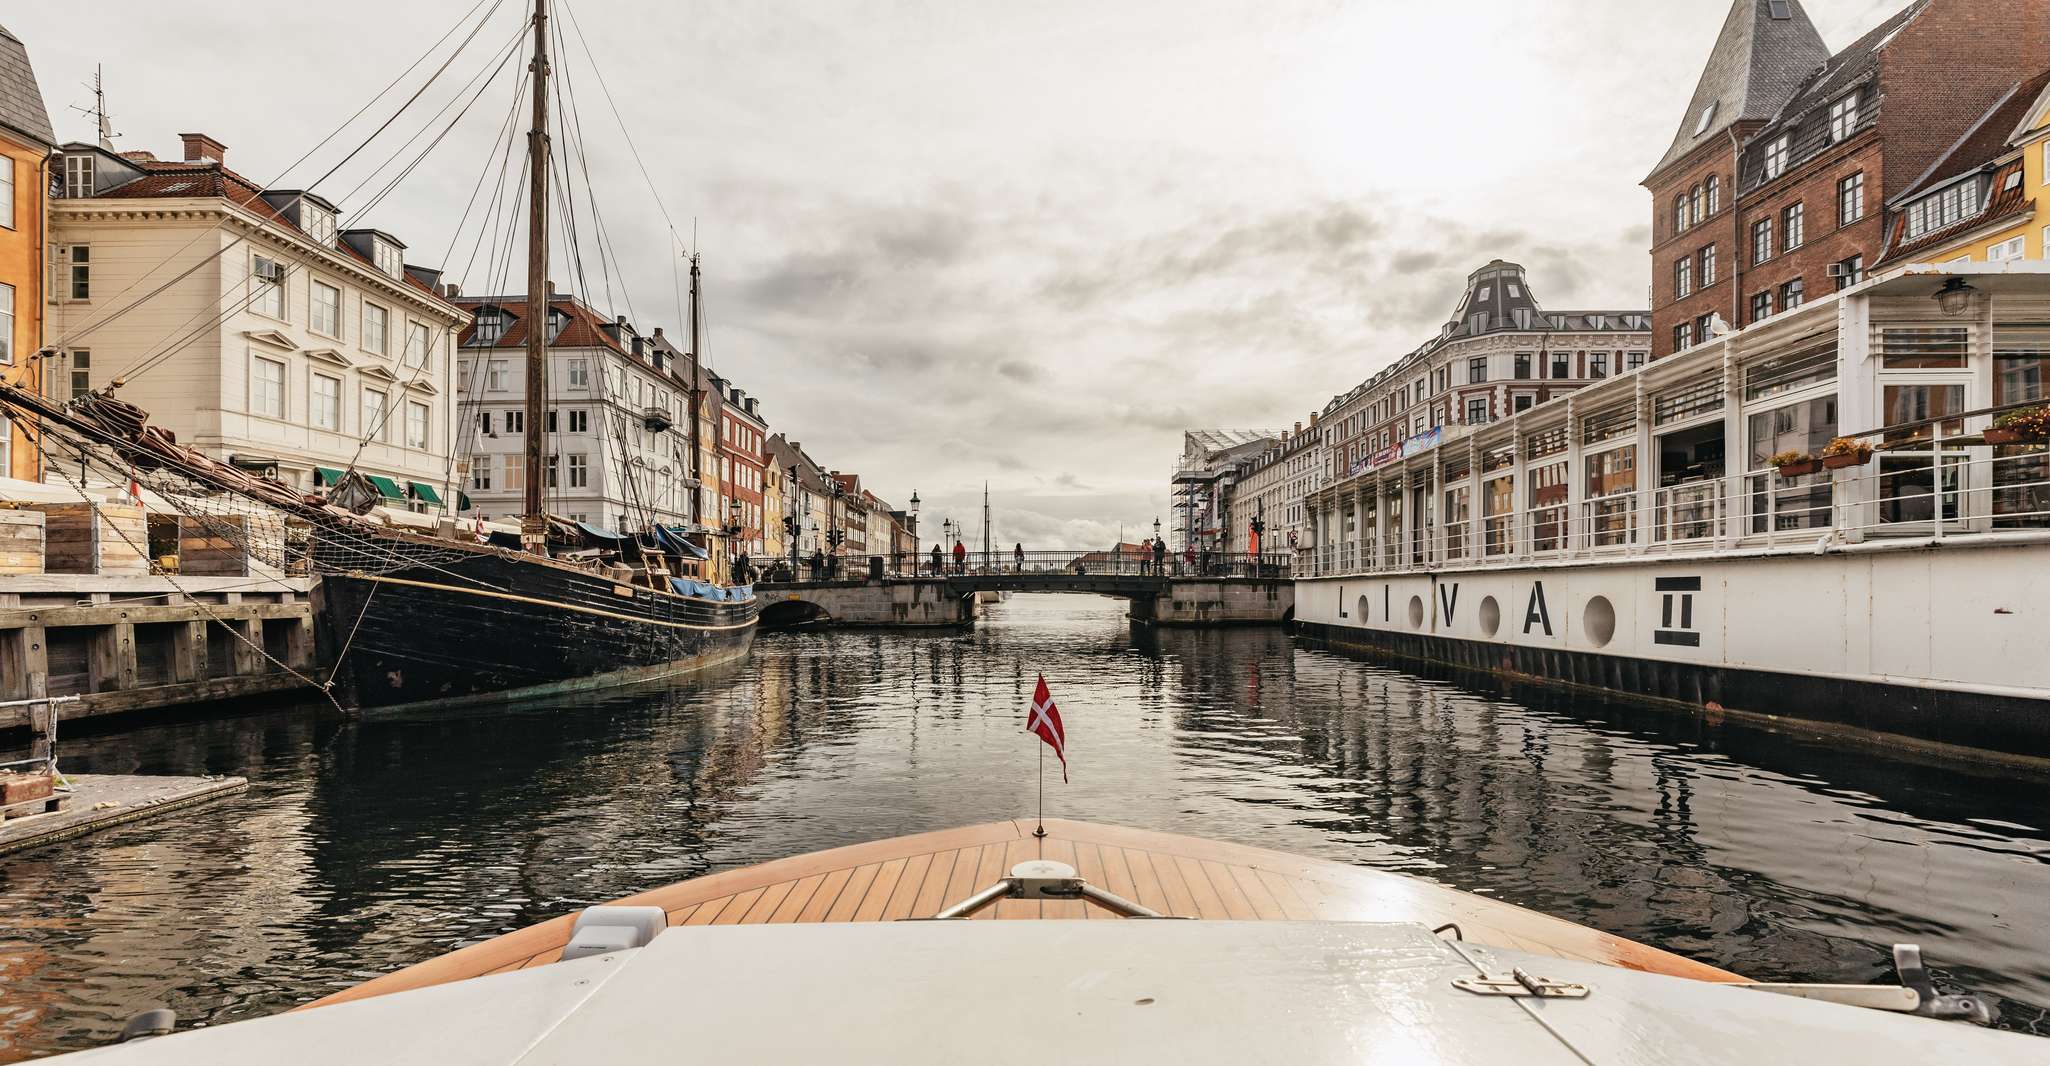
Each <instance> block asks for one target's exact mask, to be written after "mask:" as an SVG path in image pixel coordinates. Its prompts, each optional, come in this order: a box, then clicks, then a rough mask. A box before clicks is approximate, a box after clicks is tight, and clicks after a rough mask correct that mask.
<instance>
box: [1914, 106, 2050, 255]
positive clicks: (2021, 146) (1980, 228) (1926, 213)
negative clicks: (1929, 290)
mask: <svg viewBox="0 0 2050 1066" xmlns="http://www.w3.org/2000/svg"><path fill="white" fill-rule="evenodd" d="M1887 208H1888V209H1889V211H1890V212H1891V214H1892V217H1891V218H1890V220H1889V221H1888V223H1887V246H1888V248H1889V250H1888V251H1887V253H1886V254H1885V255H1883V256H1882V257H1881V259H1880V262H1881V263H1882V265H1888V266H1898V265H1902V264H1905V263H1934V264H1939V265H1941V264H1945V263H1965V262H1973V263H1988V262H2000V261H2002V260H2008V259H2045V258H2050V70H2046V71H2044V72H2043V73H2041V74H2038V75H2036V76H2034V77H2032V78H2029V79H2027V80H2026V81H2023V82H2021V83H2020V84H2018V85H2016V86H2015V87H2014V89H2013V90H2011V91H2010V92H2009V93H2008V94H2007V95H2006V96H2005V97H2003V98H2001V99H2000V100H1999V101H1998V102H1996V103H1995V104H1994V105H1993V107H1992V109H1990V110H1989V111H1987V113H1986V114H1985V115H1983V116H1981V117H1980V119H1979V122H1978V123H1977V124H1976V125H1975V126H1973V128H1972V129H1971V130H1970V131H1969V132H1967V133H1966V134H1965V136H1964V138H1963V139H1962V140H1960V141H1959V142H1958V143H1957V144H1956V145H1955V146H1953V147H1952V148H1951V150H1950V151H1949V152H1948V153H1946V154H1945V155H1944V157H1943V158H1942V159H1939V160H1938V161H1937V162H1936V164H1935V165H1934V166H1932V167H1930V168H1929V172H1928V173H1927V174H1925V175H1924V176H1923V177H1922V178H1921V179H1920V180H1918V181H1916V182H1915V183H1914V184H1912V185H1910V186H1909V187H1908V188H1907V190H1906V191H1904V192H1902V193H1901V194H1900V195H1899V196H1897V197H1895V198H1894V199H1893V200H1892V201H1890V202H1888V204H1887Z"/></svg>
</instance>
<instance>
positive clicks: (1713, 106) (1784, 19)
mask: <svg viewBox="0 0 2050 1066" xmlns="http://www.w3.org/2000/svg"><path fill="white" fill-rule="evenodd" d="M1829 54H1830V53H1829V46H1828V45H1826V44H1823V43H1822V35H1821V34H1820V33H1817V32H1816V31H1815V24H1814V23H1813V22H1810V21H1808V12H1807V11H1806V10H1804V9H1803V8H1802V7H1801V0H1734V2H1733V3H1731V5H1730V14H1729V17H1728V18H1726V19H1724V20H1723V29H1722V33H1721V34H1719V35H1717V37H1716V40H1715V48H1714V50H1713V51H1711V52H1709V54H1708V62H1707V63H1706V64H1705V65H1704V66H1703V67H1702V69H1701V81H1700V82H1699V83H1698V84H1696V85H1695V87H1694V96H1693V98H1692V99H1691V100H1689V101H1688V103H1687V111H1686V113H1685V114H1683V115H1681V116H1680V126H1679V129H1677V130H1676V131H1674V133H1673V143H1672V146H1671V147H1669V148H1667V149H1666V154H1665V155H1664V156H1663V157H1661V158H1660V159H1659V161H1658V165H1657V166H1655V167H1652V168H1651V174H1650V175H1649V176H1647V177H1646V178H1645V181H1646V182H1647V183H1648V182H1650V181H1651V179H1652V178H1655V177H1657V176H1658V174H1659V172H1660V171H1662V170H1664V169H1666V167H1668V166H1670V165H1672V164H1673V163H1674V162H1676V161H1678V160H1679V158H1680V157H1681V156H1684V155H1686V154H1687V153H1688V152H1691V151H1693V150H1694V149H1695V147H1696V146H1698V145H1700V144H1702V143H1704V142H1705V141H1707V140H1709V139H1711V138H1717V137H1720V136H1721V135H1722V133H1723V131H1724V130H1727V129H1729V128H1730V126H1732V125H1733V124H1735V123H1738V122H1743V121H1746V120H1751V121H1759V120H1764V119H1768V118H1771V117H1772V116H1773V114H1774V113H1775V112H1777V111H1778V110H1779V109H1780V107H1781V105H1783V104H1785V103H1786V102H1787V100H1788V99H1789V98H1790V97H1792V96H1793V94H1794V90H1795V89H1797V88H1799V87H1800V85H1801V80H1802V79H1803V78H1806V77H1807V76H1808V75H1809V74H1811V73H1813V72H1814V70H1815V68H1817V67H1819V66H1821V65H1822V64H1823V63H1825V62H1827V61H1828V60H1829Z"/></svg>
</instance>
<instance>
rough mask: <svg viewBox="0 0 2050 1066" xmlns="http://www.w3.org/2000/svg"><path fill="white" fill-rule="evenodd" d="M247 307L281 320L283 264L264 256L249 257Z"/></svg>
mask: <svg viewBox="0 0 2050 1066" xmlns="http://www.w3.org/2000/svg"><path fill="white" fill-rule="evenodd" d="M249 284H250V286H251V288H252V297H251V299H250V301H249V308H250V310H252V311H255V312H257V313H259V314H265V315H269V316H270V317H272V318H275V319H278V320H280V321H282V320H283V319H284V317H285V264H283V263H280V262H278V261H277V260H275V259H270V258H266V257H264V256H260V255H257V256H251V257H250V259H249Z"/></svg>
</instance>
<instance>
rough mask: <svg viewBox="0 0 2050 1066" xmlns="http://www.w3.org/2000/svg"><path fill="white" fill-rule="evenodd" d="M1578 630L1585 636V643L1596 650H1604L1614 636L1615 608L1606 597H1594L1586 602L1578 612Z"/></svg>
mask: <svg viewBox="0 0 2050 1066" xmlns="http://www.w3.org/2000/svg"><path fill="white" fill-rule="evenodd" d="M1580 629H1581V632H1583V633H1586V634H1587V642H1588V643H1589V644H1592V645H1594V646H1595V647H1597V648H1606V647H1608V646H1609V641H1611V640H1613V639H1615V636H1616V607H1615V605H1614V604H1612V603H1610V602H1609V598H1608V597H1607V596H1596V597H1594V598H1592V599H1590V600H1588V601H1587V606H1586V607H1585V608H1582V609H1581V612H1580Z"/></svg>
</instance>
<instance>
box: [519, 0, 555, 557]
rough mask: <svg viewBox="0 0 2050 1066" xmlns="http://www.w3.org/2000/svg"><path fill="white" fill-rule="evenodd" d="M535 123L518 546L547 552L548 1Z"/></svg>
mask: <svg viewBox="0 0 2050 1066" xmlns="http://www.w3.org/2000/svg"><path fill="white" fill-rule="evenodd" d="M530 69H531V70H532V71H533V73H534V123H533V127H532V128H531V129H529V130H528V131H527V174H528V184H527V418H526V421H527V425H526V434H527V486H526V488H527V496H526V509H525V512H524V513H523V514H522V515H521V517H520V545H521V547H524V548H525V549H526V550H528V551H530V552H533V553H535V554H536V555H542V554H546V553H547V550H548V508H547V504H546V502H545V501H544V500H543V498H542V491H543V489H545V488H546V486H547V484H548V479H547V467H546V466H545V465H544V464H545V463H546V456H545V455H544V454H543V452H544V448H543V445H544V443H545V442H544V439H543V431H544V430H545V429H546V428H547V423H546V420H545V418H544V412H545V411H546V409H547V405H548V0H534V61H533V63H532V65H531V67H530Z"/></svg>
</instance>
